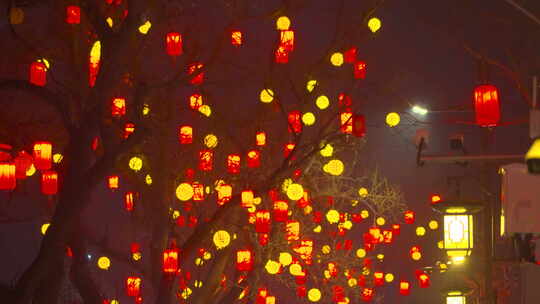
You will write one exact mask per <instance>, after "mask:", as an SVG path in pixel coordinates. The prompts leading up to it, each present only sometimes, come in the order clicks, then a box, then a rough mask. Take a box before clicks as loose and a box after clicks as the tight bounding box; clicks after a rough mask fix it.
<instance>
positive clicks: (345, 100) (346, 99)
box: [338, 93, 352, 108]
mask: <svg viewBox="0 0 540 304" xmlns="http://www.w3.org/2000/svg"><path fill="white" fill-rule="evenodd" d="M338 103H339V107H340V108H349V107H351V106H352V99H351V97H350V96H349V95H347V94H345V93H340V94H339V95H338Z"/></svg>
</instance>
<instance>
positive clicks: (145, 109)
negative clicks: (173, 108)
mask: <svg viewBox="0 0 540 304" xmlns="http://www.w3.org/2000/svg"><path fill="white" fill-rule="evenodd" d="M142 114H143V115H144V116H146V115H148V114H150V106H149V105H148V104H147V103H145V104H144V105H143V109H142Z"/></svg>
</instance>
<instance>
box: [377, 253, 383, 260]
mask: <svg viewBox="0 0 540 304" xmlns="http://www.w3.org/2000/svg"><path fill="white" fill-rule="evenodd" d="M377 260H379V261H382V260H384V254H382V253H379V254H377Z"/></svg>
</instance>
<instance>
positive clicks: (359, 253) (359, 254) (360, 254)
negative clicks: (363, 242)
mask: <svg viewBox="0 0 540 304" xmlns="http://www.w3.org/2000/svg"><path fill="white" fill-rule="evenodd" d="M356 256H357V257H359V258H361V259H362V258H364V257H366V250H365V249H364V248H360V249H358V250H356Z"/></svg>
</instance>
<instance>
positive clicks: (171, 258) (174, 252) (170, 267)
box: [163, 248, 178, 274]
mask: <svg viewBox="0 0 540 304" xmlns="http://www.w3.org/2000/svg"><path fill="white" fill-rule="evenodd" d="M177 271H178V249H176V248H173V249H166V250H165V251H163V272H164V273H166V274H175V273H176V272H177Z"/></svg>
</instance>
